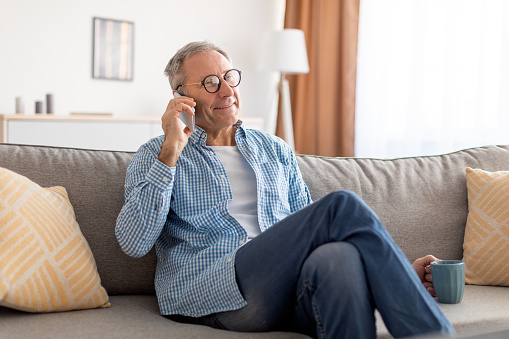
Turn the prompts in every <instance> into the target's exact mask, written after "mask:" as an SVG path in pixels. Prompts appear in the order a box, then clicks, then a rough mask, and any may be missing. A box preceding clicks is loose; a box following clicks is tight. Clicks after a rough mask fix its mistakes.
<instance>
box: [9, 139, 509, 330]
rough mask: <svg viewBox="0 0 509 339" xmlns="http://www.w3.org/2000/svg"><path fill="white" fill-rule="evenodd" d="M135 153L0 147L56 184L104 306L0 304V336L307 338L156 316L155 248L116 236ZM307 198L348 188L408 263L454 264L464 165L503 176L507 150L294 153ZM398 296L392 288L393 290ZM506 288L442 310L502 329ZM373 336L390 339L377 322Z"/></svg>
mask: <svg viewBox="0 0 509 339" xmlns="http://www.w3.org/2000/svg"><path fill="white" fill-rule="evenodd" d="M132 156H133V153H127V152H109V151H91V150H79V149H71V148H55V147H44V146H22V145H9V144H0V166H1V167H6V168H8V169H11V170H13V171H15V172H18V173H20V174H22V175H25V176H27V177H28V178H30V179H32V180H33V181H35V182H37V183H38V184H40V185H41V186H43V187H48V186H54V185H61V186H64V187H65V188H66V189H67V191H68V193H69V198H70V200H71V203H72V204H73V206H74V208H75V213H76V218H77V221H78V223H79V225H80V227H81V230H82V232H83V234H84V236H85V237H86V239H87V240H88V242H89V245H90V247H91V249H92V252H93V254H94V256H95V260H96V262H97V266H98V270H99V274H100V276H101V279H102V284H103V286H104V287H105V288H106V290H107V291H108V293H109V295H110V301H111V307H110V308H106V309H94V310H85V311H72V312H65V313H49V314H29V313H23V312H19V311H15V310H11V309H7V308H3V307H0V338H141V337H143V338H207V339H210V338H236V337H245V338H304V336H302V335H298V334H294V333H257V334H256V333H255V334H240V333H233V332H226V331H220V330H214V329H210V328H206V327H203V326H195V325H187V324H178V323H174V322H172V321H170V320H167V319H166V318H163V317H161V316H160V315H159V313H158V306H157V300H156V297H155V295H154V286H153V277H154V272H155V265H156V257H155V254H154V252H153V251H152V252H151V253H150V254H148V255H147V256H145V257H144V258H141V259H132V258H130V257H128V256H126V255H125V254H123V253H122V251H121V250H120V248H119V246H118V244H117V241H116V239H115V235H114V227H115V220H116V217H117V214H118V213H119V211H120V208H121V207H122V204H123V201H124V196H123V185H124V177H125V172H126V167H127V165H128V163H129V161H130V160H131V157H132ZM298 163H299V166H300V168H301V170H302V173H303V176H304V180H305V181H306V183H307V184H308V186H309V189H310V191H311V195H312V197H313V199H315V200H316V199H318V198H320V197H321V196H323V195H325V194H326V193H327V192H331V191H333V190H339V189H347V190H351V191H354V192H356V193H357V194H359V195H360V196H361V197H362V198H363V199H364V200H365V201H366V202H367V203H368V204H369V205H371V206H372V207H373V209H374V210H375V211H376V212H377V213H378V215H379V216H380V218H381V219H382V221H383V222H384V224H385V225H386V227H387V229H388V230H389V232H390V233H391V234H392V236H393V237H394V239H395V240H396V242H397V243H398V244H399V246H400V247H401V248H402V249H403V251H404V252H405V254H406V255H407V256H408V259H409V260H414V259H415V258H417V257H420V256H423V255H426V254H429V253H431V254H434V255H435V256H437V257H439V258H442V259H461V258H462V244H463V234H464V228H465V223H466V218H467V191H466V183H465V167H467V166H469V167H473V168H482V169H485V170H488V171H496V170H509V146H489V147H481V148H474V149H469V150H464V151H459V152H456V153H452V154H447V155H440V156H430V157H416V158H404V159H393V160H375V159H355V158H326V157H317V156H309V155H299V156H298ZM394 292H395V293H397V291H394ZM508 302H509V288H507V287H487V286H466V290H465V295H464V299H463V302H462V303H460V304H457V305H442V304H441V305H440V306H441V307H442V309H443V310H444V312H445V314H446V315H447V316H448V318H449V319H450V320H451V322H452V323H453V325H454V326H455V328H456V330H457V332H458V333H459V334H460V335H466V334H468V333H471V332H472V331H474V332H475V331H478V330H486V329H491V328H495V327H498V326H509V306H508V305H509V303H508ZM378 322H379V323H378V333H379V337H389V335H388V333H387V330H386V329H385V327H384V325H383V323H382V322H381V321H380V319H378Z"/></svg>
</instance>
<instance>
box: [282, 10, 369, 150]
mask: <svg viewBox="0 0 509 339" xmlns="http://www.w3.org/2000/svg"><path fill="white" fill-rule="evenodd" d="M359 1H360V0H287V1H286V15H285V27H286V28H298V29H302V30H303V31H304V35H305V37H306V44H307V49H308V58H309V66H310V72H309V73H308V74H300V75H289V76H288V77H287V78H288V80H289V83H290V92H291V101H292V114H293V124H294V137H295V149H296V152H297V153H305V154H315V155H324V156H346V157H350V156H354V136H355V135H354V133H355V78H356V70H357V35H358V24H359ZM279 116H281V114H279ZM280 131H281V124H280V123H279V120H278V128H277V132H276V134H281V133H280Z"/></svg>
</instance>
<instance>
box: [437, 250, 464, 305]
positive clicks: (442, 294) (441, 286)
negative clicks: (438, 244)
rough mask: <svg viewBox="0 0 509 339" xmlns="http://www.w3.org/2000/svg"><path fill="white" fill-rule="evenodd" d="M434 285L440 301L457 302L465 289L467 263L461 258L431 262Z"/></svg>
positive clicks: (446, 302)
mask: <svg viewBox="0 0 509 339" xmlns="http://www.w3.org/2000/svg"><path fill="white" fill-rule="evenodd" d="M431 274H432V275H433V287H434V288H435V292H436V293H437V298H438V301H439V302H441V303H443V304H457V303H459V302H461V299H463V292H464V290H465V263H464V262H463V261H461V260H440V261H433V262H432V263H431Z"/></svg>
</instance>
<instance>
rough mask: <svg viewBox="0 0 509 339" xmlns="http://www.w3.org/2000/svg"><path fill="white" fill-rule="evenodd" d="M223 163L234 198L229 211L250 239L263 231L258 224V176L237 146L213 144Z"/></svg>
mask: <svg viewBox="0 0 509 339" xmlns="http://www.w3.org/2000/svg"><path fill="white" fill-rule="evenodd" d="M211 148H212V149H213V150H214V151H215V152H216V155H217V157H218V158H219V160H221V162H222V163H223V166H224V168H225V170H226V175H227V176H228V180H229V181H230V186H231V189H232V196H233V200H230V201H229V202H228V211H229V212H230V214H231V215H232V216H233V217H234V218H235V219H236V220H237V221H238V222H239V223H240V224H241V225H242V227H244V229H245V230H246V232H247V235H248V238H249V240H251V239H253V238H254V237H256V236H257V235H259V234H260V233H261V230H260V225H259V224H258V211H257V200H258V198H257V191H256V176H255V173H254V171H253V169H252V168H251V166H249V163H248V162H247V160H246V159H245V158H244V156H243V155H242V153H240V150H239V148H238V147H237V146H211Z"/></svg>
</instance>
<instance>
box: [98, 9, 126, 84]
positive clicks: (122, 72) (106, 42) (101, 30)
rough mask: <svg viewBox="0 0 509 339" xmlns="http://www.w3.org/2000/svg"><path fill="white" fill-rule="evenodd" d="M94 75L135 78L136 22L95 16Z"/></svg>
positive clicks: (120, 78) (111, 78)
mask: <svg viewBox="0 0 509 339" xmlns="http://www.w3.org/2000/svg"><path fill="white" fill-rule="evenodd" d="M93 36H94V39H93V56H92V77H93V78H96V79H109V80H125V81H132V80H133V70H134V67H133V66H134V64H133V57H134V55H133V54H134V23H132V22H128V21H120V20H111V19H103V18H93Z"/></svg>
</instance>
